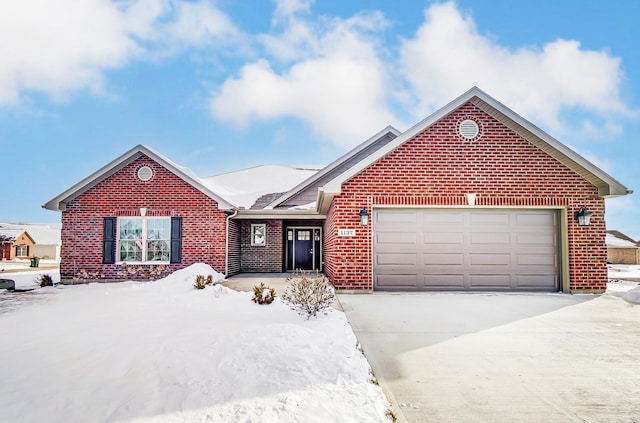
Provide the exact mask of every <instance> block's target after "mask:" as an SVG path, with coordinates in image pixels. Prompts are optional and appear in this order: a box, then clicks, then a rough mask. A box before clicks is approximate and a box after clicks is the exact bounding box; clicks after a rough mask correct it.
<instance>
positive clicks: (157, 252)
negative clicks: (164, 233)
mask: <svg viewBox="0 0 640 423" xmlns="http://www.w3.org/2000/svg"><path fill="white" fill-rule="evenodd" d="M147 261H169V242H168V241H149V243H148V248H147Z"/></svg>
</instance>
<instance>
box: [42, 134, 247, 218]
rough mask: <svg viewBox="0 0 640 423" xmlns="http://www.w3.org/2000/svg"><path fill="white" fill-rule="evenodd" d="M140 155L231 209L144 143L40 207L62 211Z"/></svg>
mask: <svg viewBox="0 0 640 423" xmlns="http://www.w3.org/2000/svg"><path fill="white" fill-rule="evenodd" d="M142 156H147V157H149V158H150V159H152V160H154V161H155V162H157V163H159V164H160V165H162V166H163V167H164V168H166V169H167V170H169V171H170V172H171V173H173V174H174V175H176V176H177V177H179V178H181V179H182V180H184V181H185V182H187V183H188V184H190V185H191V186H193V187H194V188H196V189H198V190H199V191H201V192H202V193H204V194H205V195H207V196H208V197H210V198H212V199H213V200H215V201H216V202H217V203H218V208H219V209H220V210H231V209H233V208H234V207H233V205H232V204H231V203H229V202H228V201H227V200H225V199H223V198H222V197H220V196H219V195H218V194H217V193H215V192H213V191H211V189H210V188H208V187H206V186H205V185H203V183H202V181H201V180H200V179H199V178H198V177H197V176H196V175H195V174H194V173H193V172H192V171H191V170H189V169H187V168H185V167H181V166H178V165H176V164H175V163H173V162H172V161H171V160H169V159H167V158H166V157H164V156H163V155H161V154H159V153H158V152H156V151H154V150H152V149H151V148H149V147H147V146H144V145H137V146H135V147H133V148H132V149H131V150H129V151H127V152H126V153H124V154H123V155H121V156H120V157H118V158H117V159H115V160H113V161H112V162H110V163H108V164H106V165H105V166H103V167H102V168H100V169H99V170H97V171H96V172H94V173H92V174H91V175H89V176H87V177H86V178H84V179H83V180H82V181H80V182H78V183H77V184H75V185H74V186H72V187H71V188H69V189H68V190H66V191H64V192H63V193H62V194H60V195H58V196H56V197H54V198H53V199H51V200H49V201H48V202H47V203H45V204H44V205H43V206H42V207H44V208H45V209H48V210H54V211H62V210H65V209H66V205H67V203H69V202H70V201H72V200H73V199H74V198H76V197H78V196H79V195H81V194H83V193H84V192H86V191H88V190H89V189H91V188H93V187H94V186H96V185H97V184H98V183H100V182H102V181H104V180H105V179H107V178H109V177H110V176H112V175H113V174H114V173H116V172H118V171H119V170H120V169H122V168H123V167H125V166H127V165H128V164H130V163H133V162H134V161H136V160H137V159H139V158H140V157H142Z"/></svg>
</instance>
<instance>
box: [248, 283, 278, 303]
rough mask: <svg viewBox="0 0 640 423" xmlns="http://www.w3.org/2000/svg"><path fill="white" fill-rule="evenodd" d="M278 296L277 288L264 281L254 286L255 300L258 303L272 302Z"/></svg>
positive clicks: (253, 299)
mask: <svg viewBox="0 0 640 423" xmlns="http://www.w3.org/2000/svg"><path fill="white" fill-rule="evenodd" d="M275 298H276V290H275V289H273V288H269V287H268V286H267V285H265V284H264V282H260V285H256V286H254V287H253V298H252V299H251V301H253V302H254V303H256V304H271V303H272V302H273V300H274V299H275Z"/></svg>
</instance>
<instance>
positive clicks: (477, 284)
mask: <svg viewBox="0 0 640 423" xmlns="http://www.w3.org/2000/svg"><path fill="white" fill-rule="evenodd" d="M469 288H475V289H489V288H491V289H496V288H511V275H508V274H507V275H504V274H495V273H491V274H487V275H478V274H472V275H469Z"/></svg>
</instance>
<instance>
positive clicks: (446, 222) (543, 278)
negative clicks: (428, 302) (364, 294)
mask: <svg viewBox="0 0 640 423" xmlns="http://www.w3.org/2000/svg"><path fill="white" fill-rule="evenodd" d="M409 215H413V218H411V217H409ZM373 222H374V226H373V231H374V237H373V239H374V245H373V248H374V269H373V272H374V288H375V289H387V290H393V289H406V290H430V289H455V290H483V289H484V290H487V289H489V290H490V289H499V290H503V289H504V290H514V289H515V290H517V289H522V290H546V291H555V290H557V287H558V283H559V277H558V275H559V270H558V266H559V261H558V235H557V233H558V219H557V212H556V211H554V210H521V209H500V210H497V209H437V210H436V209H382V210H379V209H374V219H373ZM414 253H415V254H414ZM412 254H414V255H412ZM381 278H382V279H381Z"/></svg>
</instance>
